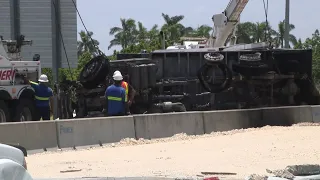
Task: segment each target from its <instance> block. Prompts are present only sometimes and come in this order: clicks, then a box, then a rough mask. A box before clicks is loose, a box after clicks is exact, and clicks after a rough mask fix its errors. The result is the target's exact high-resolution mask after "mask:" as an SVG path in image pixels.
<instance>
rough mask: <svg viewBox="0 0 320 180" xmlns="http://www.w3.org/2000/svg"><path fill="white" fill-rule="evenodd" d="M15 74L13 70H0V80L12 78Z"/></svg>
mask: <svg viewBox="0 0 320 180" xmlns="http://www.w3.org/2000/svg"><path fill="white" fill-rule="evenodd" d="M15 74H16V71H15V70H11V69H9V70H0V80H1V81H5V80H13V78H14V76H15Z"/></svg>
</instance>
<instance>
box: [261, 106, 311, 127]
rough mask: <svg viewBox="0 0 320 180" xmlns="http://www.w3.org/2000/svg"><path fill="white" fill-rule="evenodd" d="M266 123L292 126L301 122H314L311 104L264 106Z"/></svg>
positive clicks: (263, 114) (264, 122) (263, 113)
mask: <svg viewBox="0 0 320 180" xmlns="http://www.w3.org/2000/svg"><path fill="white" fill-rule="evenodd" d="M262 120H263V124H264V125H271V126H290V125H292V124H296V123H301V122H312V111H311V106H287V107H273V108H262Z"/></svg>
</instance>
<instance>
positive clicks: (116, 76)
mask: <svg viewBox="0 0 320 180" xmlns="http://www.w3.org/2000/svg"><path fill="white" fill-rule="evenodd" d="M122 79H123V77H122V74H121V72H120V71H115V72H114V73H113V80H115V81H121V80H122Z"/></svg>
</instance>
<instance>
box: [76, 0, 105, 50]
mask: <svg viewBox="0 0 320 180" xmlns="http://www.w3.org/2000/svg"><path fill="white" fill-rule="evenodd" d="M72 2H73V5H74V8H75V9H76V11H77V13H78V16H79V18H80V20H81V23H82V25H83V27H84V29H85V30H86V32H87V36H89V38H90V40H91V43H92V45H93V47H95V48H96V50H97V51H98V54H99V55H102V54H103V53H102V52H101V51H100V49H99V47H98V46H97V45H96V44H95V43H94V40H93V39H92V37H91V36H90V35H89V31H88V29H87V27H86V25H85V24H84V22H83V19H82V17H81V15H80V12H79V10H78V8H77V5H76V3H75V2H74V0H72Z"/></svg>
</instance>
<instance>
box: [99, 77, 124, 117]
mask: <svg viewBox="0 0 320 180" xmlns="http://www.w3.org/2000/svg"><path fill="white" fill-rule="evenodd" d="M112 77H113V80H114V84H112V85H111V86H109V87H108V88H107V90H106V93H105V96H106V106H105V111H106V113H107V115H108V116H123V115H126V114H127V112H128V105H127V103H126V102H125V96H126V92H125V89H124V88H123V87H121V83H122V80H123V77H122V74H121V73H120V72H119V71H115V72H114V73H113V76H112Z"/></svg>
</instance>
